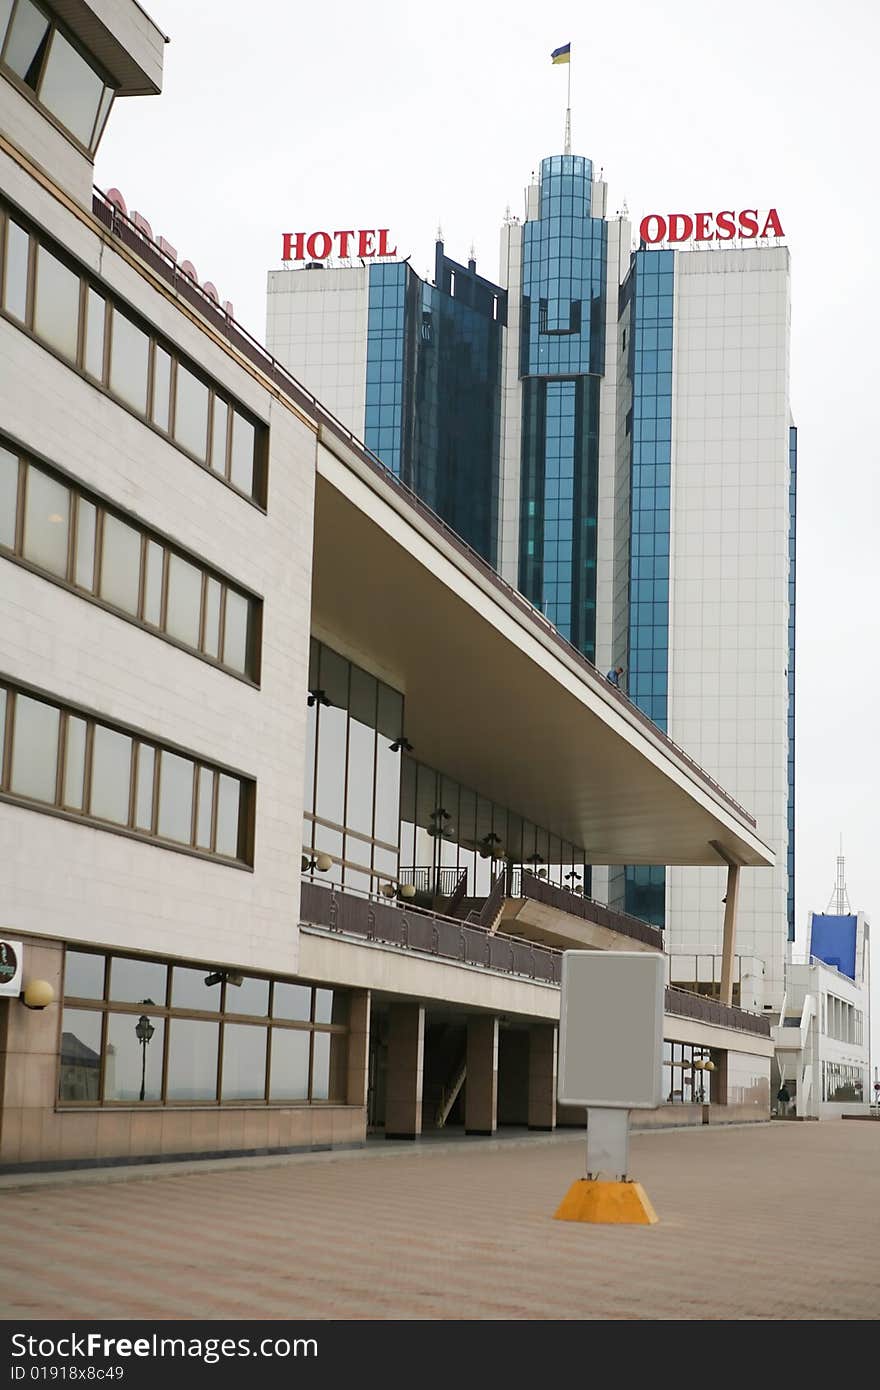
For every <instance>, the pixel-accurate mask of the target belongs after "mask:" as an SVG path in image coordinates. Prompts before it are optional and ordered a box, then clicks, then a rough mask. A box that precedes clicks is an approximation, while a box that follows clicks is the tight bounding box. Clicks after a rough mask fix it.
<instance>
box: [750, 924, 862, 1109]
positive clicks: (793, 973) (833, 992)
mask: <svg viewBox="0 0 880 1390" xmlns="http://www.w3.org/2000/svg"><path fill="white" fill-rule="evenodd" d="M808 941H809V945H810V954H809V956H808V959H807V960H806V961H795V962H792V963H790V964H789V965H788V966H787V967H786V974H785V981H786V991H785V997H784V1000H783V1005H782V1009H781V1012H780V1016H779V1022H778V1025H777V1026H775V1027H774V1028H773V1042H774V1046H775V1055H774V1065H773V1095H774V1096H777V1095H778V1093H779V1091H780V1090H781V1089H782V1087H783V1086H784V1087H785V1089H786V1090H787V1092H788V1094H789V1097H790V1100H789V1101H788V1102H787V1103H785V1104H779V1102H778V1101H777V1103H776V1108H777V1111H778V1112H779V1113H783V1114H784V1113H788V1114H792V1115H796V1116H798V1117H799V1118H800V1119H839V1118H840V1116H841V1115H867V1114H868V1113H869V1107H870V1104H871V1101H872V1100H873V1093H872V1083H871V1076H870V1060H871V935H870V924H869V922H868V920H867V918H866V917H865V914H864V913H863V912H858V913H847V914H845V915H841V916H828V915H827V914H824V913H814V912H811V913H810V920H809V927H808Z"/></svg>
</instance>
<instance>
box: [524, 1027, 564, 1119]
mask: <svg viewBox="0 0 880 1390" xmlns="http://www.w3.org/2000/svg"><path fill="white" fill-rule="evenodd" d="M556 1038H557V1030H556V1027H555V1025H554V1024H552V1023H543V1024H541V1023H536V1024H535V1025H534V1027H532V1028H530V1029H529V1129H555V1128H556Z"/></svg>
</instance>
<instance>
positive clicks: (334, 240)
mask: <svg viewBox="0 0 880 1390" xmlns="http://www.w3.org/2000/svg"><path fill="white" fill-rule="evenodd" d="M388 236H389V232H388V228H387V227H377V228H371V229H370V230H368V231H358V232H355V231H342V232H285V233H284V235H283V237H282V248H281V259H282V261H305V260H309V261H326V260H327V258H328V256H332V255H333V251H334V248H335V250H336V254H337V256H339V257H340V258H341V259H342V260H344V261H346V260H348V259H349V257H351V256H360V257H361V259H362V260H369V259H372V258H373V257H375V256H396V255H397V247H396V246H389V245H388Z"/></svg>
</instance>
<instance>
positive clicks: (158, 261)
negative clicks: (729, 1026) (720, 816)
mask: <svg viewBox="0 0 880 1390" xmlns="http://www.w3.org/2000/svg"><path fill="white" fill-rule="evenodd" d="M92 210H93V212H94V215H95V217H96V218H97V219H98V220H99V221H100V222H101V223H103V225H104V226H105V227H106V228H107V230H108V231H109V232H110V233H111V234H112V235H113V236H115V237H118V239H119V240H120V241H121V242H122V243H123V245H125V246H127V247H128V248H129V249H130V250H132V251H134V252H135V253H136V254H137V255H138V256H140V258H141V259H142V260H143V261H145V262H146V264H147V265H148V266H149V267H150V268H151V269H152V270H154V271H155V272H156V273H157V274H158V275H161V276H162V278H163V279H164V280H166V281H167V282H168V283H169V284H171V285H172V286H173V288H174V289H175V291H176V292H177V293H178V294H179V295H180V297H181V298H182V299H185V300H187V301H188V303H190V304H192V305H193V306H194V307H195V308H196V309H198V310H199V312H200V313H201V314H202V315H203V316H204V318H206V319H207V321H208V322H209V323H210V324H211V325H212V326H213V327H214V328H215V329H217V331H218V332H220V333H222V334H223V336H224V337H225V338H226V339H227V340H228V342H229V343H230V344H231V345H232V346H233V347H235V348H237V349H238V351H239V352H241V353H242V354H243V355H244V356H245V357H247V358H248V360H249V361H250V362H252V363H253V364H254V366H256V367H258V368H259V369H260V371H262V372H263V373H264V375H265V376H267V377H268V378H269V380H270V381H272V382H273V383H274V384H275V385H276V386H278V387H279V388H280V390H282V391H284V392H285V393H286V394H287V395H288V396H289V397H290V398H291V399H292V400H293V401H295V402H296V404H297V405H299V406H300V407H302V408H303V409H305V410H306V411H307V412H308V413H309V414H311V415H312V416H314V417H316V420H317V422H318V423H319V424H320V425H322V426H323V427H324V428H325V429H327V430H328V431H329V432H330V433H331V434H334V435H336V436H337V438H339V439H340V440H342V441H343V443H345V444H346V445H347V446H348V447H349V448H350V449H352V450H353V451H354V452H355V453H356V454H357V455H358V457H359V458H360V459H361V460H362V462H364V463H366V464H367V465H368V466H369V467H370V468H371V469H372V470H373V472H375V473H376V474H378V475H379V476H380V477H381V478H382V479H383V480H384V481H385V482H386V483H387V484H388V485H389V486H390V487H392V488H393V489H394V490H395V491H396V492H397V493H398V494H399V495H400V496H401V497H403V498H405V499H406V500H407V502H409V504H410V506H411V507H412V508H413V510H414V511H416V512H417V513H418V514H419V516H421V517H422V518H423V519H424V520H425V521H427V522H428V523H429V524H430V525H431V526H432V527H433V529H434V530H436V531H440V532H442V534H443V536H444V537H445V539H446V540H447V541H448V542H449V544H450V545H451V546H452V547H453V548H454V549H455V550H457V551H458V552H459V553H460V554H461V555H463V556H465V557H466V558H467V559H468V560H469V561H470V563H471V564H472V565H473V566H474V567H475V568H476V569H477V570H479V572H480V573H481V574H482V576H483V577H484V579H486V580H487V581H488V582H489V583H490V584H491V585H492V586H493V587H494V588H496V589H498V590H500V591H502V592H503V593H504V595H505V597H506V598H507V600H508V602H509V603H511V604H513V605H514V606H515V607H516V608H518V609H519V610H520V612H522V613H524V614H525V615H526V616H527V617H528V618H530V619H531V621H532V622H534V623H536V624H537V625H538V626H539V627H540V628H541V629H542V630H543V632H544V634H545V636H546V637H548V638H549V639H550V640H551V641H552V642H553V644H554V645H555V646H556V647H559V648H560V649H561V650H562V651H564V653H565V654H566V656H567V657H568V659H569V660H570V661H573V662H574V663H575V664H576V665H577V666H578V667H579V668H580V669H581V670H582V671H584V672H585V673H586V674H588V675H589V676H590V677H591V678H592V679H594V680H597V679H598V680H602V677H601V674H600V672H599V669H598V667H596V666H594V665H593V663H592V662H591V661H590V660H589V659H588V658H587V657H585V656H584V655H583V653H582V652H580V651H578V649H577V647H574V646H572V644H571V642H569V641H568V640H567V639H566V638H565V637H563V636H562V633H561V632H560V631H559V630H558V628H556V627H554V625H553V624H552V623H551V622H550V620H549V618H547V617H545V616H544V614H543V613H542V612H541V610H540V608H536V607H535V605H534V604H533V603H530V602H529V600H528V599H527V598H526V597H525V596H524V595H523V594H521V593H520V591H519V590H518V589H515V588H514V587H513V585H512V584H509V583H508V582H507V580H506V579H502V577H501V575H500V574H499V573H498V572H497V570H495V569H493V567H492V566H491V565H490V564H489V562H488V561H487V560H486V559H484V557H483V556H482V555H480V554H479V552H478V551H476V550H474V549H473V548H472V547H471V546H469V545H468V543H467V541H464V540H462V538H461V536H459V535H458V533H457V532H456V531H454V530H453V529H452V527H451V526H449V525H448V523H447V522H445V521H444V520H443V518H442V517H441V516H438V515H437V513H436V512H435V511H433V510H432V508H431V507H429V506H428V505H427V504H426V503H425V502H424V501H423V500H422V498H421V497H420V496H419V495H418V493H416V492H414V491H413V489H412V488H411V487H409V486H408V484H406V483H405V482H403V481H402V480H401V479H400V478H399V477H398V476H397V475H396V474H395V473H394V472H392V470H391V469H390V468H388V467H387V465H386V464H384V463H383V462H382V460H381V459H380V458H379V457H378V456H377V455H376V454H373V453H371V451H370V450H369V449H368V448H367V446H366V445H365V444H364V443H363V441H362V440H360V439H358V438H357V436H356V435H355V434H353V433H352V431H351V430H350V429H349V428H348V427H347V426H346V425H343V424H342V422H341V421H340V420H337V419H336V417H335V416H334V415H332V414H331V413H330V411H329V410H328V409H327V408H326V406H324V405H322V404H321V402H320V401H319V400H318V398H317V396H313V395H312V393H311V391H309V390H307V388H306V387H304V386H303V385H302V384H301V383H300V382H299V381H297V380H296V378H295V377H293V376H291V375H290V373H289V372H288V371H287V370H286V368H285V367H283V366H282V365H281V363H280V362H279V361H278V360H277V359H276V358H275V357H273V356H272V354H271V353H270V352H269V351H267V349H266V348H265V347H264V346H263V344H262V343H260V342H259V341H258V339H256V338H255V337H254V336H253V335H252V334H251V333H249V332H248V330H247V329H246V328H243V327H242V326H241V324H240V323H237V322H236V320H235V319H233V318H232V317H231V316H230V315H229V314H227V313H225V312H224V310H223V309H222V308H221V307H220V305H219V304H218V303H217V302H216V301H215V300H214V299H212V298H211V296H210V295H209V294H207V293H206V292H205V291H204V290H203V289H202V287H201V285H200V284H199V283H198V281H197V280H194V279H193V278H192V276H190V275H188V274H187V273H186V272H185V271H184V270H182V269H181V268H180V266H179V265H178V264H177V262H176V261H174V260H172V258H171V257H170V256H168V255H167V254H166V253H165V252H164V251H163V250H162V249H161V248H160V247H159V246H158V245H157V244H156V242H154V241H151V240H150V238H149V237H148V236H147V235H146V233H145V232H142V231H141V230H140V228H139V227H137V226H136V224H135V223H134V222H133V221H132V220H131V218H130V217H128V216H126V214H125V213H123V212H122V210H121V209H120V208H118V207H117V206H116V204H115V203H112V202H110V201H109V199H108V198H107V197H106V195H105V194H104V193H103V192H102V191H101V190H100V189H99V188H95V189H93V196H92ZM601 688H602V691H603V694H604V695H605V697H606V698H607V699H609V700H611V701H612V702H616V703H617V704H618V705H619V706H620V707H621V709H622V710H623V711H624V712H625V713H626V714H627V715H628V716H629V718H630V719H631V720H632V721H633V722H634V723H636V724H639V725H641V726H642V727H643V728H644V729H646V730H648V731H649V732H650V733H651V735H652V736H653V737H654V738H655V739H656V740H657V741H658V742H659V743H661V744H662V745H663V746H664V747H665V748H667V749H668V750H669V751H670V752H672V753H674V754H675V756H676V757H677V758H678V759H679V761H681V762H682V763H684V764H685V766H686V767H687V768H688V769H689V770H690V771H691V772H693V773H694V774H695V775H696V776H697V777H699V779H700V780H701V781H702V782H704V783H705V784H706V785H707V786H709V787H711V788H712V790H713V792H714V793H715V794H716V795H717V796H718V798H719V799H720V800H721V801H723V802H725V803H726V805H728V806H730V807H731V808H732V809H733V810H735V811H736V812H737V814H738V815H740V816H742V818H743V819H744V820H745V821H747V822H748V824H749V825H751V826H753V827H754V826H755V825H756V824H757V822H756V820H755V818H754V816H753V815H751V813H750V812H749V811H747V810H746V809H745V807H744V806H741V805H740V803H739V802H738V801H737V800H736V799H735V797H732V796H731V795H730V793H729V792H728V791H725V789H724V787H722V786H721V784H720V782H717V781H716V780H715V778H714V777H712V776H711V774H710V773H708V772H707V771H706V769H705V768H703V767H701V766H700V764H699V763H698V762H696V761H695V759H694V758H692V757H691V756H690V754H689V753H686V752H685V750H684V749H683V748H681V747H680V746H679V745H678V744H677V743H676V742H675V741H674V740H673V739H671V738H670V737H669V735H668V734H667V733H664V731H663V730H662V729H660V728H658V726H657V725H656V724H655V723H654V721H653V720H652V719H650V718H649V717H648V715H647V714H645V713H644V711H643V710H641V709H639V707H638V705H636V704H634V703H633V701H632V700H630V699H629V697H628V696H627V695H625V694H624V693H623V691H622V690H619V689H618V688H617V687H616V686H613V685H611V683H610V682H608V681H604V680H602V686H601Z"/></svg>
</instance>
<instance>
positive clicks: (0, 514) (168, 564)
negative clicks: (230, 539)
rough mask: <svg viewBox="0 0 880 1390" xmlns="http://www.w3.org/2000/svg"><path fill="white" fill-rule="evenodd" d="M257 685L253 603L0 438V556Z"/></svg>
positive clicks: (257, 616) (257, 618)
mask: <svg viewBox="0 0 880 1390" xmlns="http://www.w3.org/2000/svg"><path fill="white" fill-rule="evenodd" d="M4 552H8V554H9V556H10V557H12V558H15V559H20V560H24V561H26V562H27V563H28V565H30V566H33V567H34V568H36V569H38V570H40V571H42V572H43V573H44V574H46V575H49V576H51V577H52V578H53V579H57V580H61V581H62V582H63V583H64V584H66V585H68V586H70V587H71V588H73V589H75V590H77V592H79V593H82V594H84V595H86V596H88V597H90V598H95V599H99V600H100V601H101V602H102V604H104V605H106V606H107V607H108V608H112V609H114V610H115V611H117V612H118V613H121V614H123V615H124V616H126V617H129V618H133V619H136V620H137V621H138V622H139V623H142V624H143V625H144V626H146V627H148V628H149V629H151V630H152V631H155V632H156V633H157V634H158V635H161V636H166V637H171V638H173V639H174V640H175V642H177V643H179V644H181V645H183V646H186V647H188V648H190V650H192V651H193V652H197V653H198V654H199V655H200V656H203V657H205V658H207V659H208V660H209V661H211V662H213V663H215V664H217V665H218V666H222V667H224V668H225V669H227V670H229V671H232V672H234V673H235V674H236V675H240V676H245V677H247V678H248V679H249V680H252V681H254V682H257V681H258V680H259V673H260V628H261V620H262V603H261V602H260V600H259V599H257V598H255V597H254V596H253V595H250V594H245V593H243V592H242V591H241V590H239V589H237V588H235V587H233V585H232V584H230V582H229V581H228V580H227V579H225V578H224V577H223V576H222V575H219V574H217V573H216V572H215V571H213V570H210V569H208V568H207V566H205V565H204V563H203V562H202V561H200V560H198V559H196V558H195V557H194V556H189V555H186V556H185V555H184V554H183V552H181V551H180V550H178V549H177V547H175V546H172V545H171V544H169V542H167V541H166V540H165V539H164V537H162V536H159V535H158V534H156V533H155V532H152V531H148V530H147V529H146V528H145V527H143V526H142V525H141V524H140V523H139V522H136V521H135V520H134V519H133V518H127V519H123V517H122V516H121V515H120V514H119V513H118V512H117V511H116V510H115V509H113V508H112V507H110V506H109V505H108V504H107V503H105V502H104V501H103V499H102V498H100V497H98V496H97V495H95V494H92V493H88V492H86V491H85V490H84V489H83V488H81V487H80V486H79V485H78V484H76V483H74V482H73V481H72V479H70V478H68V477H67V475H66V474H63V473H61V472H60V471H57V470H55V469H53V468H51V467H50V466H49V465H46V464H45V463H43V462H38V461H36V460H34V459H33V458H31V457H30V456H29V455H26V454H24V453H22V452H21V451H20V450H19V449H18V448H17V446H16V445H15V444H14V443H13V441H11V440H7V439H4V438H3V436H0V554H3V553H4Z"/></svg>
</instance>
